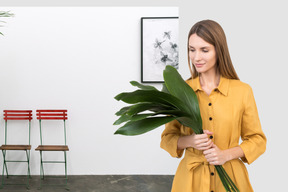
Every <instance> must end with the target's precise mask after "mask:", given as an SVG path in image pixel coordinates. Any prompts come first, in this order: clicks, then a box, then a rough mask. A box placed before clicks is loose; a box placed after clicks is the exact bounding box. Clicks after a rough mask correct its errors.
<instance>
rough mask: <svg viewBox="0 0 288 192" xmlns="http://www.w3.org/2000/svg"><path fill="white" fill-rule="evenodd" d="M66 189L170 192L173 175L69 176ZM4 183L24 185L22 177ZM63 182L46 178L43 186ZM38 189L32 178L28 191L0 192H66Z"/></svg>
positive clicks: (9, 191) (7, 191)
mask: <svg viewBox="0 0 288 192" xmlns="http://www.w3.org/2000/svg"><path fill="white" fill-rule="evenodd" d="M68 178H69V180H68V188H69V191H71V192H114V191H115V192H170V191H171V185H172V181H173V175H89V176H87V175H81V176H75V175H73V176H69V177H68ZM4 181H5V183H12V184H15V183H25V182H26V178H25V177H24V176H13V177H10V178H8V179H6V178H5V180H4ZM64 182H65V180H63V179H61V178H60V179H59V178H57V179H55V178H47V180H46V179H45V180H44V183H45V184H55V183H57V184H61V183H62V184H63V183H64ZM39 187H40V177H39V176H32V178H31V179H30V189H29V190H27V189H26V186H25V185H5V186H3V188H2V189H0V192H1V191H3V192H22V191H23V192H24V191H25V192H40V191H46V192H50V191H51V192H60V191H61V192H65V191H66V192H67V191H68V190H66V189H65V186H48V185H47V186H43V187H42V189H39Z"/></svg>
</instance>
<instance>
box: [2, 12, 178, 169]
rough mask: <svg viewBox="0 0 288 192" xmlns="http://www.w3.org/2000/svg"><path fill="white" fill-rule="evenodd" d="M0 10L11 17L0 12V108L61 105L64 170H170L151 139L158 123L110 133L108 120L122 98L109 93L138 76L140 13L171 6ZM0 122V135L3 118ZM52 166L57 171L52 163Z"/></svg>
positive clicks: (35, 132)
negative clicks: (1, 19)
mask: <svg viewBox="0 0 288 192" xmlns="http://www.w3.org/2000/svg"><path fill="white" fill-rule="evenodd" d="M4 10H11V12H13V13H15V17H14V18H8V19H5V20H6V21H7V23H6V24H5V27H3V28H1V31H2V32H3V33H4V34H5V36H3V37H2V36H1V37H0V41H1V43H0V53H1V57H0V65H1V70H0V82H1V83H0V90H1V94H0V101H1V102H0V110H1V111H2V110H3V109H32V110H34V117H35V110H36V109H47V108H60V109H62V108H64V109H68V118H69V119H68V121H67V123H68V124H67V129H68V144H69V147H70V149H71V150H70V151H69V152H68V162H69V164H68V166H69V174H167V173H174V172H175V170H176V168H177V164H178V160H174V159H172V158H170V157H169V155H168V153H166V152H165V151H163V150H162V149H160V147H159V144H160V134H161V132H162V130H163V127H162V128H159V129H158V130H155V131H153V132H151V133H148V134H146V135H142V136H135V137H125V136H119V135H113V133H114V132H115V131H116V129H117V128H119V127H120V126H113V125H112V124H113V122H114V121H115V120H116V119H117V117H116V116H115V115H114V113H115V112H116V111H117V110H119V109H120V108H121V107H123V106H124V103H121V102H117V101H116V100H114V96H116V95H117V94H118V93H120V92H123V91H131V90H134V89H135V88H133V87H132V86H130V84H129V81H131V80H137V81H140V72H141V70H140V18H141V17H149V16H178V8H176V7H170V8H169V7H166V8H165V7H162V8H149V7H147V8H145V7H142V8H140V7H133V8H129V7H122V8H120V7H119V8H117V7H47V8H45V7H5V9H4ZM157 86H158V85H157ZM158 87H159V88H160V86H158ZM0 126H1V127H0V133H1V135H0V136H1V137H0V141H1V143H2V142H4V136H3V134H2V133H4V131H3V126H4V122H3V120H1V121H0ZM32 126H33V127H32V139H31V141H32V148H33V149H32V154H31V166H32V168H31V169H32V174H39V173H40V171H39V167H40V166H39V153H38V152H35V151H34V148H35V147H36V146H37V145H38V144H39V142H40V139H39V126H38V122H37V121H36V120H35V119H34V120H33V123H32ZM44 129H45V127H44ZM61 131H62V130H61ZM48 132H50V133H51V132H52V130H50V129H49V130H48ZM14 136H15V137H16V138H19V137H20V136H21V135H14ZM58 136H59V135H56V136H54V137H58ZM59 139H60V138H59ZM52 155H53V156H57V155H56V154H52ZM62 156H63V155H62V154H61V157H62ZM1 158H2V157H1ZM47 158H48V157H47ZM0 162H2V161H1V160H0ZM163 162H166V163H165V164H164V163H163ZM167 165H169V167H167ZM54 166H55V165H54ZM1 167H2V166H1ZM54 170H55V171H56V172H57V173H62V172H63V168H62V167H60V166H59V167H58V168H56V169H55V168H54ZM24 173H25V172H24ZM48 173H49V172H48Z"/></svg>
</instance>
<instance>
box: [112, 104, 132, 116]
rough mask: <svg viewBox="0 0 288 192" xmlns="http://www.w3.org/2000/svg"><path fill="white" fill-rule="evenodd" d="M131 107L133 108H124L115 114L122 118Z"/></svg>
mask: <svg viewBox="0 0 288 192" xmlns="http://www.w3.org/2000/svg"><path fill="white" fill-rule="evenodd" d="M131 107H132V106H126V107H123V108H122V109H120V110H119V111H117V112H116V113H115V115H117V116H120V115H122V114H124V113H126V112H127V111H128V110H129V109H130V108H131Z"/></svg>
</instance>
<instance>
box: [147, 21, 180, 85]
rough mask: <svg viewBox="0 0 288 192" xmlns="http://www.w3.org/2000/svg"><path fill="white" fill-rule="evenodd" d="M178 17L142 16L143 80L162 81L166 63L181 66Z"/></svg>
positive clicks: (148, 81)
mask: <svg viewBox="0 0 288 192" xmlns="http://www.w3.org/2000/svg"><path fill="white" fill-rule="evenodd" d="M178 42H179V22H178V17H142V18H141V82H142V83H162V82H164V80H163V70H164V69H165V67H166V65H171V66H173V67H175V68H176V69H178V67H179V49H178Z"/></svg>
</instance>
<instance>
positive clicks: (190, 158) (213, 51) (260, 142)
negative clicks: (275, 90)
mask: <svg viewBox="0 0 288 192" xmlns="http://www.w3.org/2000/svg"><path fill="white" fill-rule="evenodd" d="M188 55H189V68H190V72H191V78H190V79H189V80H187V83H188V84H189V85H190V86H191V87H192V88H193V90H194V91H195V93H196V95H197V97H198V101H199V107H200V112H201V117H202V122H203V130H204V134H200V135H195V133H193V131H192V130H191V129H190V128H188V127H184V126H183V125H181V124H180V123H179V122H178V121H176V120H175V121H172V122H170V123H168V124H166V127H165V130H164V131H163V133H162V139H161V147H162V148H163V149H165V150H166V151H167V152H169V153H170V155H171V156H173V157H178V158H180V157H181V156H182V154H183V152H184V150H186V152H185V157H184V158H183V159H182V161H181V162H180V164H179V167H178V169H177V172H176V174H175V177H174V181H173V186H172V192H208V191H209V192H225V188H224V187H223V185H222V183H221V181H220V178H219V177H218V176H217V173H216V170H215V167H214V165H223V167H224V169H225V170H226V172H227V173H228V175H229V176H230V178H231V179H232V180H233V182H234V183H235V184H236V186H237V187H238V189H239V190H240V191H241V192H251V191H253V189H252V186H251V184H250V182H249V178H248V173H247V170H246V167H245V165H244V163H243V162H245V163H248V164H250V163H252V162H253V161H254V160H256V159H257V158H258V157H259V156H260V155H261V154H263V153H264V151H265V149H266V137H265V135H264V133H263V131H262V129H261V125H260V121H259V117H258V112H257V108H256V104H255V100H254V96H253V92H252V89H251V87H250V86H249V85H248V84H245V83H243V82H241V81H240V80H239V78H238V76H237V74H236V72H235V70H234V67H233V65H232V62H231V59H230V55H229V51H228V46H227V42H226V37H225V34H224V31H223V29H222V28H221V26H220V25H219V24H218V23H216V22H215V21H211V20H204V21H200V22H198V23H196V24H195V25H194V26H193V27H192V28H191V30H190V32H189V35H188ZM240 136H241V139H242V142H241V144H239V138H240ZM240 159H241V160H242V161H241V160H240Z"/></svg>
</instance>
